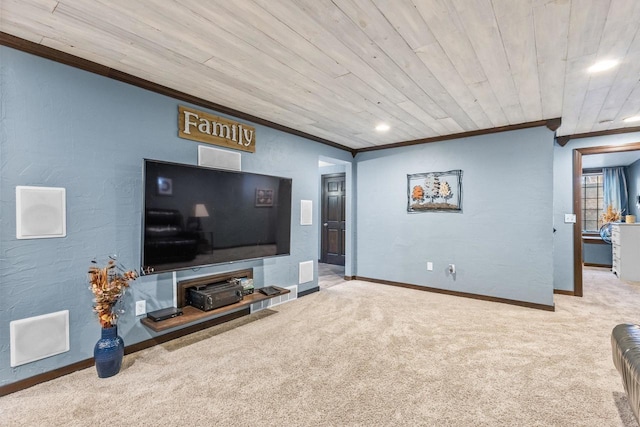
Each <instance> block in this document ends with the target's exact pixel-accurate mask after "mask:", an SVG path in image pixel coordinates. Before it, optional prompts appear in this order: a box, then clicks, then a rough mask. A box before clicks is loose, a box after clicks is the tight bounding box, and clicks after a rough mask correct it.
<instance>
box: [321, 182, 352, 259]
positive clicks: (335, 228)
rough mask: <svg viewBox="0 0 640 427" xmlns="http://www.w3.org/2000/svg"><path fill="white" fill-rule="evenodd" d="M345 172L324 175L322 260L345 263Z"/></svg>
mask: <svg viewBox="0 0 640 427" xmlns="http://www.w3.org/2000/svg"><path fill="white" fill-rule="evenodd" d="M346 195H347V192H346V188H345V174H344V173H340V174H331V175H322V253H321V255H320V261H321V262H324V263H327V264H336V265H344V259H345V255H344V250H345V236H346V234H345V233H346V230H345V199H346Z"/></svg>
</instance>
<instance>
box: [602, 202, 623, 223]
mask: <svg viewBox="0 0 640 427" xmlns="http://www.w3.org/2000/svg"><path fill="white" fill-rule="evenodd" d="M621 218H622V213H621V212H618V210H616V209H613V206H612V205H609V206H607V210H606V211H605V212H603V213H602V215H600V219H601V220H602V222H603V223H604V224H607V223H609V222H618V221H620V219H621Z"/></svg>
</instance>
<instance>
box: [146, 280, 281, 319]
mask: <svg viewBox="0 0 640 427" xmlns="http://www.w3.org/2000/svg"><path fill="white" fill-rule="evenodd" d="M242 277H247V278H253V270H252V269H247V270H240V271H233V272H230V273H223V274H218V275H215V276H207V277H203V278H198V279H193V280H187V281H182V282H179V283H178V285H177V292H178V308H182V316H177V317H172V318H171V319H167V320H161V321H159V322H154V321H153V320H151V319H149V318H148V317H144V318H142V319H140V322H141V323H142V324H143V325H144V326H146V327H147V328H149V329H151V330H153V331H155V332H162V331H166V330H167V329H171V328H175V327H177V326H184V325H187V324H189V323H192V322H196V321H198V320H206V319H211V318H214V317H217V316H220V315H223V314H225V313H229V312H232V311H235V310H238V309H242V308H247V307H249V306H250V305H251V304H255V303H257V302H260V301H264V300H268V299H271V298H275V297H278V296H280V295H285V294H288V293H290V292H291V291H290V290H289V289H285V288H281V287H279V286H274V288H276V289H278V290H279V291H280V292H278V293H277V294H275V295H264V294H262V293H260V292H258V290H257V289H256V290H255V291H254V293H252V294H249V295H245V296H244V297H243V298H242V300H241V301H238V302H236V303H233V304H229V305H225V306H224V307H219V308H216V309H215V310H210V311H202V310H200V309H197V308H195V307H192V306H190V305H186V298H185V295H186V292H187V290H188V289H189V288H191V287H194V286H198V285H201V284H210V283H220V282H225V281H227V280H229V279H232V278H242Z"/></svg>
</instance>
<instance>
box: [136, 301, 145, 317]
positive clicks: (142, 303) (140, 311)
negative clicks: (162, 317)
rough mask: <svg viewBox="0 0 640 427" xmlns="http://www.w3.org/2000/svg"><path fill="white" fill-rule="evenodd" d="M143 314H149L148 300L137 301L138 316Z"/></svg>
mask: <svg viewBox="0 0 640 427" xmlns="http://www.w3.org/2000/svg"><path fill="white" fill-rule="evenodd" d="M143 314H147V301H145V300H140V301H136V316H142V315H143Z"/></svg>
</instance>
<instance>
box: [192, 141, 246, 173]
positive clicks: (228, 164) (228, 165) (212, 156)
mask: <svg viewBox="0 0 640 427" xmlns="http://www.w3.org/2000/svg"><path fill="white" fill-rule="evenodd" d="M241 162H242V156H241V155H240V153H237V152H233V151H228V150H220V149H218V148H211V147H206V146H204V145H198V166H205V167H208V168H215V169H227V170H232V171H239V170H240V168H241Z"/></svg>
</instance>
